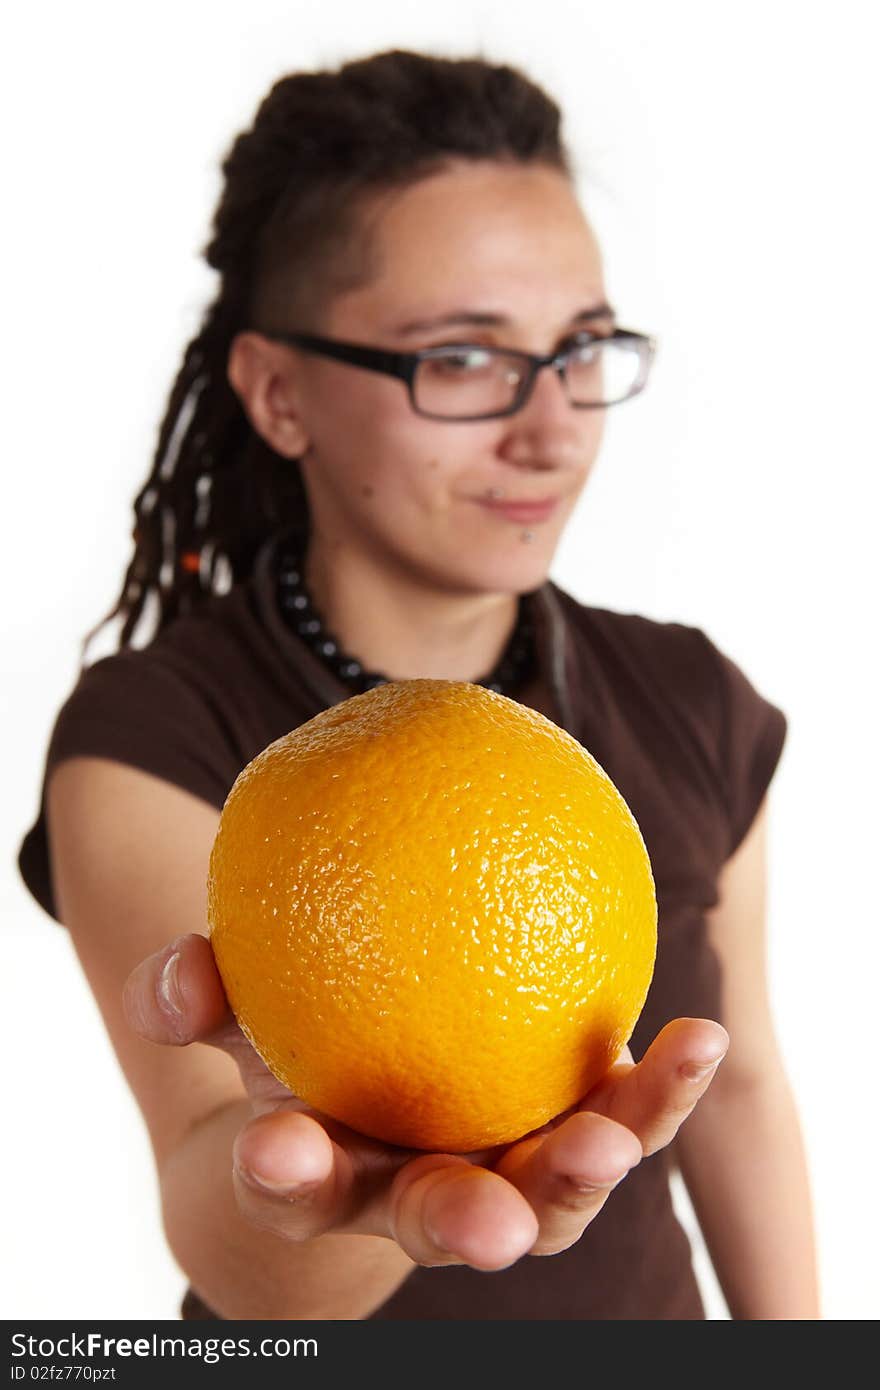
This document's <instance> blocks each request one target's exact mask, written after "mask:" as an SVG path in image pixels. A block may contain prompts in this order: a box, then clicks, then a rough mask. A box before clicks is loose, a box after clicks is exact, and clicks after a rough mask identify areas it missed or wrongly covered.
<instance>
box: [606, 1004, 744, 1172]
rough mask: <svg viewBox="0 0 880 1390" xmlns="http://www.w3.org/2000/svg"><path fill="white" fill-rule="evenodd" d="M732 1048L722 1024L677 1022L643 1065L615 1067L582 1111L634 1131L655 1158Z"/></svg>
mask: <svg viewBox="0 0 880 1390" xmlns="http://www.w3.org/2000/svg"><path fill="white" fill-rule="evenodd" d="M729 1043H730V1038H729V1037H728V1034H727V1032H726V1030H725V1029H724V1028H722V1027H721V1024H720V1023H713V1022H711V1021H710V1020H709V1019H704V1018H677V1019H673V1021H672V1022H671V1023H667V1025H666V1027H665V1028H663V1029H662V1030H661V1032H660V1033H658V1035H657V1037H656V1038H655V1039H654V1041H653V1042H652V1044H651V1046H650V1047H649V1048H648V1050H647V1052H646V1053H645V1055H644V1057H643V1058H642V1060H641V1061H640V1062H639V1063H638V1064H636V1065H634V1066H633V1065H630V1064H628V1063H624V1064H622V1065H621V1064H618V1065H617V1066H615V1067H612V1069H611V1071H610V1072H609V1073H608V1075H607V1076H606V1077H605V1079H604V1080H603V1081H602V1082H600V1084H599V1085H598V1086H597V1087H595V1089H594V1090H593V1091H591V1092H590V1094H589V1095H588V1096H585V1097H584V1101H583V1103H582V1106H581V1107H580V1108H582V1109H587V1110H592V1111H596V1112H598V1113H599V1114H602V1115H606V1116H608V1118H609V1119H612V1120H616V1121H617V1122H618V1124H621V1125H624V1126H625V1127H626V1128H627V1129H630V1130H632V1132H633V1133H634V1134H635V1135H637V1136H638V1138H639V1140H640V1142H641V1145H642V1151H643V1153H645V1154H652V1153H654V1152H655V1151H656V1150H657V1149H661V1148H663V1146H664V1145H665V1144H668V1143H669V1142H670V1141H671V1140H672V1139H674V1137H675V1135H676V1133H677V1132H678V1129H679V1126H680V1125H681V1124H682V1122H683V1121H684V1120H686V1119H687V1117H688V1115H689V1114H690V1113H691V1111H692V1110H693V1108H694V1106H695V1105H696V1103H697V1101H698V1100H699V1099H700V1097H701V1096H702V1094H703V1092H704V1091H705V1090H706V1089H707V1088H708V1086H709V1084H710V1083H711V1081H712V1078H713V1076H714V1075H715V1072H716V1070H717V1068H718V1064H719V1063H720V1062H721V1060H722V1058H723V1057H724V1054H725V1053H726V1051H727V1048H728V1045H729Z"/></svg>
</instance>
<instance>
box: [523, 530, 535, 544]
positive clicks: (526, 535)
mask: <svg viewBox="0 0 880 1390" xmlns="http://www.w3.org/2000/svg"><path fill="white" fill-rule="evenodd" d="M534 539H535V533H534V531H523V533H522V535H521V536H520V540H521V541H524V542H526V543H528V542H529V541H533V540H534Z"/></svg>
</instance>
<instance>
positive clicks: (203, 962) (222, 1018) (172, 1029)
mask: <svg viewBox="0 0 880 1390" xmlns="http://www.w3.org/2000/svg"><path fill="white" fill-rule="evenodd" d="M122 1004H123V1009H124V1011H125V1015H126V1018H127V1020H128V1023H129V1026H130V1027H131V1028H132V1029H133V1030H134V1031H135V1032H136V1033H137V1034H139V1036H140V1037H142V1038H145V1039H146V1040H147V1041H149V1042H155V1043H166V1044H169V1045H171V1046H173V1047H180V1046H183V1045H185V1044H187V1043H191V1042H196V1041H199V1042H209V1041H210V1042H213V1043H216V1044H217V1045H219V1046H222V1044H223V1040H224V1038H225V1037H226V1035H227V1034H231V1033H232V1032H233V1031H236V1030H237V1025H236V1024H235V1020H234V1018H233V1016H232V1013H231V1011H230V1008H229V1002H228V1000H227V998H226V993H225V991H224V989H223V983H222V981H221V979H220V974H219V972H218V970H217V965H216V962H215V960H214V952H213V951H212V949H211V943H210V941H208V939H207V937H204V936H200V935H199V934H198V933H196V932H190V933H189V934H188V935H186V936H180V937H178V938H177V940H175V941H172V942H170V943H169V944H168V945H167V946H163V947H162V949H161V950H160V951H156V952H155V953H154V954H153V955H151V956H148V957H147V958H146V960H142V961H141V962H140V964H139V965H137V966H135V968H134V970H132V972H131V974H130V975H129V977H128V979H127V980H126V982H125V984H124V986H123V990H122Z"/></svg>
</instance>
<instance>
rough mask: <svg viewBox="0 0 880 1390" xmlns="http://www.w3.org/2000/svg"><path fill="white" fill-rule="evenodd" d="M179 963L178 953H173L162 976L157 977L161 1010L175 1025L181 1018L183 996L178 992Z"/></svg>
mask: <svg viewBox="0 0 880 1390" xmlns="http://www.w3.org/2000/svg"><path fill="white" fill-rule="evenodd" d="M179 961H180V952H179V951H175V952H174V955H173V956H169V957H168V959H167V961H166V962H165V965H164V967H163V969H162V974H161V975H160V976H159V985H158V989H157V994H158V996H159V1003H160V1005H161V1006H162V1009H163V1010H164V1012H165V1013H166V1014H168V1016H169V1018H171V1019H172V1020H173V1021H174V1022H175V1023H177V1022H178V1021H179V1020H180V1019H181V1018H182V1017H183V996H182V994H181V992H180V979H179V978H178V973H177V966H178V963H179Z"/></svg>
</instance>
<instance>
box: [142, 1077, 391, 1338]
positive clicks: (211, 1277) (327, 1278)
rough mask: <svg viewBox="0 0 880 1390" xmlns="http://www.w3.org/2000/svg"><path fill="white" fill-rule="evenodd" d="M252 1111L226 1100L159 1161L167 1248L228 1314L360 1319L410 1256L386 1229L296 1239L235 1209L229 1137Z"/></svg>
mask: <svg viewBox="0 0 880 1390" xmlns="http://www.w3.org/2000/svg"><path fill="white" fill-rule="evenodd" d="M252 1115H253V1111H252V1108H251V1105H250V1102H249V1101H241V1102H239V1103H236V1104H232V1105H229V1106H226V1107H224V1109H222V1110H220V1111H217V1112H215V1113H214V1114H213V1115H210V1116H209V1117H207V1118H206V1119H205V1120H204V1121H203V1122H202V1123H201V1124H200V1125H198V1126H197V1127H196V1128H195V1129H194V1130H193V1131H192V1132H191V1133H190V1135H188V1137H187V1139H186V1140H185V1141H184V1143H183V1144H182V1145H181V1146H180V1147H179V1148H178V1149H176V1150H175V1152H174V1154H173V1155H171V1157H170V1158H168V1159H167V1160H166V1162H165V1164H164V1165H163V1168H162V1172H161V1175H160V1182H161V1193H162V1212H163V1220H164V1224H165V1232H166V1236H167V1238H168V1243H169V1245H170V1247H171V1250H172V1252H173V1254H174V1256H175V1258H176V1259H177V1261H178V1263H179V1264H180V1266H181V1268H182V1269H183V1271H184V1273H185V1274H186V1275H187V1277H188V1278H189V1279H190V1281H191V1283H192V1285H193V1287H194V1288H195V1290H196V1291H197V1293H198V1294H199V1295H200V1297H201V1298H203V1299H204V1300H205V1302H206V1303H207V1304H208V1305H209V1306H210V1307H211V1308H213V1309H214V1311H215V1312H217V1313H219V1314H220V1315H221V1317H224V1318H230V1319H242V1318H269V1319H296V1320H299V1319H308V1318H319V1319H324V1318H326V1319H346V1320H347V1319H357V1318H364V1317H368V1316H369V1314H370V1313H371V1312H372V1311H373V1310H374V1309H375V1308H377V1307H379V1306H380V1305H381V1304H382V1303H384V1302H385V1300H386V1299H387V1298H389V1297H390V1296H391V1294H392V1293H393V1292H394V1290H395V1289H396V1288H397V1287H398V1286H399V1285H400V1284H401V1283H402V1282H403V1280H404V1279H405V1277H406V1275H407V1274H408V1273H409V1272H410V1270H412V1269H413V1264H412V1261H411V1260H409V1259H408V1258H407V1256H406V1255H404V1253H403V1251H402V1250H401V1249H400V1248H399V1246H397V1245H396V1244H395V1243H394V1242H393V1241H391V1240H386V1239H384V1238H383V1237H382V1236H345V1235H328V1236H321V1237H319V1238H317V1239H315V1240H310V1241H305V1242H303V1243H302V1244H296V1243H293V1242H290V1241H287V1240H284V1239H282V1238H281V1237H280V1236H276V1235H274V1234H272V1233H270V1232H268V1231H263V1230H260V1229H258V1228H257V1227H256V1226H254V1225H252V1224H251V1223H250V1222H247V1221H245V1219H244V1217H242V1216H241V1215H240V1214H239V1210H238V1206H237V1204H236V1201H235V1196H234V1193H233V1187H232V1144H233V1140H234V1138H235V1136H236V1134H237V1133H238V1131H239V1130H240V1129H241V1127H242V1125H243V1124H245V1123H246V1122H247V1121H248V1120H249V1119H251V1118H252Z"/></svg>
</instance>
